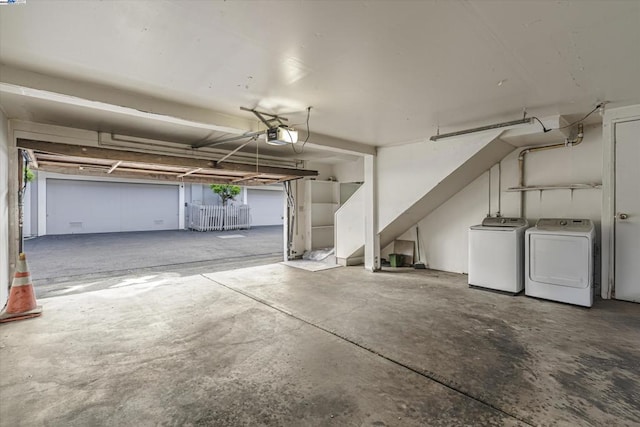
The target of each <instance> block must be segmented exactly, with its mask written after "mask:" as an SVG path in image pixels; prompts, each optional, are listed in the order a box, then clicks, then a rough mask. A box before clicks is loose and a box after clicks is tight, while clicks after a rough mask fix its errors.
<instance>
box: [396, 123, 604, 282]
mask: <svg viewBox="0 0 640 427" xmlns="http://www.w3.org/2000/svg"><path fill="white" fill-rule="evenodd" d="M520 151H521V150H516V151H514V152H512V153H511V154H509V155H507V156H506V157H505V158H504V159H503V160H502V161H501V162H500V173H499V180H500V188H501V191H500V208H501V214H502V216H519V203H520V202H519V197H520V193H517V192H507V191H506V190H507V188H509V187H516V186H517V185H518V162H517V158H518V154H519V153H520ZM525 162H526V163H525V185H545V184H583V183H601V182H602V131H601V126H600V125H596V126H590V127H588V128H585V137H584V140H583V142H582V143H581V144H580V145H578V146H575V147H565V148H559V149H556V150H548V151H541V152H537V153H531V154H528V155H527V157H526V160H525ZM497 169H498V168H493V169H492V171H495V172H496V173H492V174H491V181H492V182H493V184H494V185H492V188H495V183H496V180H498V173H497ZM489 185H490V182H489V173H488V172H487V173H485V174H483V175H482V176H480V177H479V178H477V179H476V180H475V181H474V182H472V183H471V184H469V185H468V186H467V187H465V188H464V189H463V190H462V191H460V192H459V193H458V194H456V195H455V196H454V197H452V198H451V199H449V200H448V201H447V202H445V203H444V204H443V205H441V206H440V207H439V208H438V209H436V210H435V211H433V212H432V213H431V214H430V215H428V216H426V217H425V218H423V219H422V220H420V221H419V222H418V226H419V228H420V235H421V242H420V247H421V250H423V249H424V250H423V254H426V256H425V255H423V261H426V263H427V264H428V265H429V267H430V268H433V269H437V270H445V271H452V272H457V273H467V272H468V260H467V246H468V240H467V232H468V228H469V227H470V226H472V225H474V224H479V223H480V222H481V221H482V219H483V218H484V217H485V216H486V215H487V213H488V212H489ZM491 199H492V202H491V212H492V214H495V213H496V212H497V202H496V195H495V192H494V194H493V195H492V197H491ZM601 201H602V197H601V190H600V189H589V190H574V191H571V190H549V191H542V192H539V191H530V192H527V193H525V216H526V217H527V218H528V219H529V222H530V223H532V224H534V223H535V221H536V220H537V219H539V218H542V217H574V218H588V219H591V220H592V221H594V223H595V224H596V228H597V230H598V237H599V235H600V233H599V228H600V213H601ZM398 239H405V240H415V228H412V229H411V230H410V231H408V232H406V233H404V234H403V235H401V236H399V237H398ZM385 249H387V251H386V253H388V251H389V250H390V249H389V248H385ZM386 253H385V254H386ZM596 254H597V257H596V259H597V263H596V264H597V265H596V271H599V251H597V252H596ZM598 280H599V276H598V275H597V276H596V281H598ZM598 283H599V282H598Z"/></svg>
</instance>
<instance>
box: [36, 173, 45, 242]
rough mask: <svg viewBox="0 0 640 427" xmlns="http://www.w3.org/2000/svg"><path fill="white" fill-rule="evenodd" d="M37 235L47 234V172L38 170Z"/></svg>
mask: <svg viewBox="0 0 640 427" xmlns="http://www.w3.org/2000/svg"><path fill="white" fill-rule="evenodd" d="M37 209H38V236H46V235H47V173H46V172H45V171H38V206H37Z"/></svg>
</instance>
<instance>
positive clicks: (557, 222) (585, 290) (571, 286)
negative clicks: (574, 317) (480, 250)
mask: <svg viewBox="0 0 640 427" xmlns="http://www.w3.org/2000/svg"><path fill="white" fill-rule="evenodd" d="M594 238H595V230H594V227H593V223H592V222H591V220H588V219H567V218H542V219H539V220H538V222H537V223H536V226H535V227H532V228H530V229H528V230H527V232H526V237H525V295H527V296H531V297H536V298H544V299H548V300H553V301H560V302H565V303H569V304H576V305H582V306H585V307H591V306H592V305H593V244H594Z"/></svg>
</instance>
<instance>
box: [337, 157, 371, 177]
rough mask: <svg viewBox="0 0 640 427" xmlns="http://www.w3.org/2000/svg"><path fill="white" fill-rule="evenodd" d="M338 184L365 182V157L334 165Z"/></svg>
mask: <svg viewBox="0 0 640 427" xmlns="http://www.w3.org/2000/svg"><path fill="white" fill-rule="evenodd" d="M333 171H334V173H335V177H336V179H337V180H338V182H364V157H359V158H358V159H357V160H354V161H350V162H349V161H346V162H340V163H336V164H335V165H333Z"/></svg>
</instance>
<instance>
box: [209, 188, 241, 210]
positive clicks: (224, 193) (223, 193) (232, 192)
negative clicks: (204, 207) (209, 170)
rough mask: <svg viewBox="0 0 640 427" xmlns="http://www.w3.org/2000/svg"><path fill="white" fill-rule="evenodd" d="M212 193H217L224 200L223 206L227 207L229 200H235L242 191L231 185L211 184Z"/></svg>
mask: <svg viewBox="0 0 640 427" xmlns="http://www.w3.org/2000/svg"><path fill="white" fill-rule="evenodd" d="M209 187H210V188H211V191H213V192H214V193H216V194H217V195H218V196H220V198H221V199H222V206H227V202H228V201H229V200H235V199H236V196H237V195H238V194H240V191H242V189H241V188H240V187H239V186H237V185H230V184H211V185H210V186H209Z"/></svg>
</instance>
